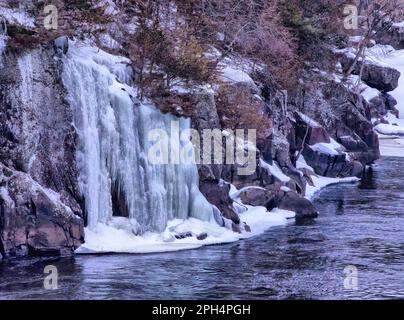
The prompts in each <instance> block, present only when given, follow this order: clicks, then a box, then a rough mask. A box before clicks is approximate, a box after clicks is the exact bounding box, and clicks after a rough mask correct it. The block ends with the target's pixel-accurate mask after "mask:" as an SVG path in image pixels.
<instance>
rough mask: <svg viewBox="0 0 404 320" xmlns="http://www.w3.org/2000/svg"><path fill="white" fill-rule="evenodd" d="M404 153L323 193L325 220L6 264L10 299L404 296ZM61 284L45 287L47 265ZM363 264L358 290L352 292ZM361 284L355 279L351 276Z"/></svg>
mask: <svg viewBox="0 0 404 320" xmlns="http://www.w3.org/2000/svg"><path fill="white" fill-rule="evenodd" d="M403 163H404V159H399V158H389V159H383V160H381V161H379V162H378V164H377V165H376V166H375V167H374V168H373V169H372V170H371V171H369V172H368V173H367V175H366V177H365V179H364V180H363V181H362V182H361V183H360V184H348V185H335V186H331V187H329V188H326V189H324V190H323V191H321V193H320V194H319V197H318V198H317V200H316V201H315V202H316V206H317V207H318V209H319V211H320V213H321V216H320V217H319V218H318V219H317V220H316V221H314V222H311V223H306V224H303V225H295V224H290V225H288V226H287V227H280V228H274V229H270V230H268V231H267V232H266V233H265V234H263V235H261V236H258V237H255V238H252V239H248V240H244V241H240V242H237V243H233V244H228V245H220V246H210V247H204V248H201V249H197V250H190V251H182V252H175V253H164V254H150V255H102V256H77V257H75V258H71V259H56V260H54V259H48V260H29V261H27V260H24V261H11V262H10V261H9V262H0V298H2V299H13V298H22V299H32V298H40V299H57V298H62V299H153V298H155V299H300V298H304V299H310V298H313V299H327V298H330V299H354V298H364V299H380V298H404V168H403ZM47 264H54V265H55V266H57V267H58V270H59V283H58V284H59V288H58V289H57V290H53V291H50V290H44V289H43V279H44V276H43V268H44V266H45V265H47ZM349 265H351V266H355V267H356V268H357V271H358V283H357V284H358V285H357V289H356V290H355V289H345V288H344V268H345V267H346V266H349ZM346 283H348V284H350V283H351V284H352V282H346Z"/></svg>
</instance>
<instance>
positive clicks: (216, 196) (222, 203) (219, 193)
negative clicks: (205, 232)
mask: <svg viewBox="0 0 404 320" xmlns="http://www.w3.org/2000/svg"><path fill="white" fill-rule="evenodd" d="M199 189H200V191H201V193H202V194H203V195H204V196H205V198H206V199H207V200H208V201H209V203H211V204H213V205H214V206H215V207H216V208H217V209H218V210H219V211H220V212H221V214H222V215H223V217H224V218H226V219H229V220H231V221H233V222H234V223H236V224H239V223H240V218H239V216H238V214H237V213H236V212H235V211H234V209H233V200H232V199H231V198H230V196H229V191H230V185H229V184H226V183H223V182H222V181H220V182H219V181H216V180H203V181H201V182H200V185H199Z"/></svg>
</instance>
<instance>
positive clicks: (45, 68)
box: [0, 47, 84, 256]
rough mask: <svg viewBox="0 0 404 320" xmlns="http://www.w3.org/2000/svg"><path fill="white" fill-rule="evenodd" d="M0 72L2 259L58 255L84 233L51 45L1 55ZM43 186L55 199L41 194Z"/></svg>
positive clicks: (67, 116) (71, 141)
mask: <svg viewBox="0 0 404 320" xmlns="http://www.w3.org/2000/svg"><path fill="white" fill-rule="evenodd" d="M0 68H1V70H0V164H1V167H2V169H3V170H0V183H1V184H0V186H1V188H2V189H3V192H2V193H0V202H1V203H2V210H1V221H2V223H1V224H0V236H1V238H0V242H2V247H3V254H4V255H6V256H8V255H25V254H26V253H27V252H28V251H27V250H28V249H29V250H30V251H29V253H33V254H34V252H35V254H40V252H41V250H42V249H41V248H52V250H53V251H54V252H56V251H57V252H59V253H60V254H66V253H67V252H71V251H72V250H74V249H75V248H77V247H78V246H79V245H80V243H81V242H82V241H83V237H84V234H83V219H82V207H83V203H82V199H81V196H80V192H79V188H78V184H77V172H76V169H75V168H76V166H75V141H76V135H75V130H74V127H73V112H72V110H71V108H70V106H69V105H68V104H67V102H66V101H65V100H64V96H65V91H64V88H63V86H62V84H61V82H60V79H59V75H60V72H61V62H60V61H58V59H57V58H56V57H55V55H54V49H53V47H49V48H46V47H43V48H39V49H35V50H33V51H30V52H25V53H21V54H18V55H16V54H7V55H5V56H4V57H3V65H2V67H0ZM6 171H7V172H11V173H12V178H8V177H6V176H5V172H6ZM38 186H39V187H38ZM38 188H40V189H41V190H42V191H41V192H40V193H38V192H37V190H38ZM48 189H49V190H53V191H54V192H55V193H56V195H58V197H56V198H55V197H54V196H50V197H47V196H46V193H47V190H48ZM50 193H52V192H51V191H50ZM6 195H8V196H7V199H5V198H6ZM6 200H7V201H6ZM56 208H57V209H56ZM15 215H16V216H15ZM28 221H30V222H29V223H28ZM19 234H21V235H19ZM23 234H24V235H25V236H22V235H23ZM34 235H35V236H34ZM31 249H32V250H31ZM44 250H45V249H44ZM45 251H46V250H45Z"/></svg>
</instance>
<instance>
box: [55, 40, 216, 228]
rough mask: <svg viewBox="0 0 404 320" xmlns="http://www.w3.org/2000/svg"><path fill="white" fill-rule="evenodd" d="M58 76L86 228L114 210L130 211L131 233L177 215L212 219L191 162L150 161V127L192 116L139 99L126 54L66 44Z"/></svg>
mask: <svg viewBox="0 0 404 320" xmlns="http://www.w3.org/2000/svg"><path fill="white" fill-rule="evenodd" d="M62 79H63V83H64V85H65V87H66V89H67V93H68V99H69V101H70V104H71V105H72V107H73V108H74V117H75V118H74V125H75V127H76V129H77V132H78V135H79V139H78V140H79V141H78V147H77V148H78V150H77V156H76V158H77V166H78V169H79V173H80V177H79V184H80V188H81V191H82V192H83V194H84V196H85V200H86V211H87V221H88V228H89V229H94V228H96V227H97V225H99V224H108V223H109V222H110V221H111V220H112V218H113V217H114V216H120V217H125V218H128V219H129V221H130V224H131V226H132V232H134V233H135V234H143V233H144V232H147V231H157V232H162V231H163V230H164V229H165V228H166V226H167V222H168V221H169V220H172V219H175V218H180V219H185V218H188V217H194V218H198V219H201V220H210V219H211V216H212V206H211V205H210V204H209V203H208V201H207V200H206V199H205V198H204V196H203V195H202V194H201V193H200V191H199V188H198V172H197V168H196V165H194V164H189V165H185V164H181V165H173V164H165V165H151V164H150V163H149V162H148V160H147V150H148V149H149V147H150V146H151V142H149V141H148V139H147V138H148V133H149V132H150V130H153V129H156V128H158V129H163V130H165V131H166V132H168V133H169V132H170V127H171V121H172V120H176V121H179V124H180V129H186V128H189V127H190V121H189V120H188V119H184V118H181V119H179V118H176V117H174V116H172V115H164V114H162V113H161V112H160V111H159V110H157V109H156V108H155V107H154V106H153V105H151V104H141V103H140V102H139V101H137V100H136V99H135V98H134V97H135V96H136V92H135V89H133V87H131V79H132V73H131V68H130V67H129V60H127V59H126V58H123V57H117V56H113V55H110V54H108V53H106V52H103V51H101V50H99V49H96V48H93V47H88V46H85V45H82V46H80V45H79V44H77V43H71V44H70V46H69V52H68V54H67V56H66V57H65V58H64V70H63V75H62ZM189 143H190V142H189Z"/></svg>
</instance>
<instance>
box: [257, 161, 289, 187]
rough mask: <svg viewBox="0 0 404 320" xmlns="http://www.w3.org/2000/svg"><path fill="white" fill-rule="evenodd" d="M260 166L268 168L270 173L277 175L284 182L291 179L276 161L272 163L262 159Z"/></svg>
mask: <svg viewBox="0 0 404 320" xmlns="http://www.w3.org/2000/svg"><path fill="white" fill-rule="evenodd" d="M260 166H261V167H262V168H264V169H265V170H267V171H268V173H269V174H270V175H272V176H274V177H276V178H277V179H278V180H279V181H281V182H283V183H287V182H289V181H290V178H289V177H288V176H287V175H285V174H284V173H283V172H282V170H281V169H280V168H279V166H278V165H277V163H276V162H275V161H274V164H273V165H270V164H269V163H267V162H265V161H264V160H262V159H260Z"/></svg>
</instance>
